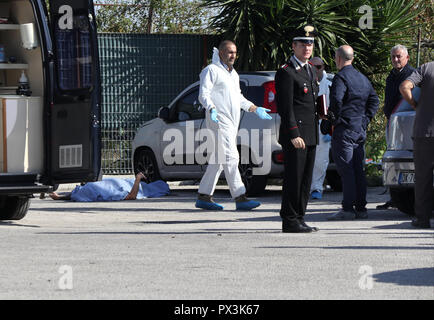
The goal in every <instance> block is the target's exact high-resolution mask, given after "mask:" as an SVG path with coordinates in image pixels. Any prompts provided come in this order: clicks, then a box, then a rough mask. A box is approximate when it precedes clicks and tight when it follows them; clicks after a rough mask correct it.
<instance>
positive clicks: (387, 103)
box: [377, 45, 414, 210]
mask: <svg viewBox="0 0 434 320" xmlns="http://www.w3.org/2000/svg"><path fill="white" fill-rule="evenodd" d="M390 58H391V61H392V66H393V69H392V70H391V71H390V73H389V76H388V77H387V79H386V91H385V99H384V109H383V111H384V115H385V116H386V118H387V125H386V140H387V130H388V127H389V119H390V116H391V114H392V112H393V110H394V109H395V107H396V106H397V105H398V103H399V102H400V101H401V100H402V95H401V93H400V92H399V86H400V85H401V83H402V82H403V81H404V80H405V79H407V78H408V77H409V76H410V75H411V74H412V72H413V71H414V68H413V67H412V66H410V64H409V63H408V60H409V58H410V56H409V55H408V51H407V48H406V47H405V46H403V45H396V46H394V47H393V48H392V50H390ZM393 206H394V205H393V202H392V200H389V201H387V202H386V203H385V204H382V205H379V206H377V209H379V210H383V209H388V208H389V207H393Z"/></svg>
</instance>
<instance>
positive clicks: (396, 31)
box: [202, 0, 423, 75]
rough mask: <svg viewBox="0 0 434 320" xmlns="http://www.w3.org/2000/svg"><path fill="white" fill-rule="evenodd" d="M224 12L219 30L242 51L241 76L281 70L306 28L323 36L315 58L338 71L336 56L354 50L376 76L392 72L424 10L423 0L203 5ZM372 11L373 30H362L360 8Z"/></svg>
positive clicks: (218, 1)
mask: <svg viewBox="0 0 434 320" xmlns="http://www.w3.org/2000/svg"><path fill="white" fill-rule="evenodd" d="M202 2H203V4H204V5H205V6H211V7H220V8H221V11H220V13H219V14H218V15H217V16H216V17H215V18H214V20H213V26H214V27H215V28H217V29H218V30H220V33H221V35H222V36H223V37H225V38H229V39H232V40H234V41H235V43H237V46H238V51H239V59H238V62H237V66H236V67H237V68H238V69H240V70H265V69H276V68H277V67H278V66H279V65H281V64H283V63H284V62H285V60H286V59H287V58H288V57H289V56H290V54H291V42H292V40H291V39H292V35H291V34H292V32H293V31H294V30H296V29H297V28H299V27H301V26H303V25H304V24H306V23H310V24H312V25H314V26H315V27H316V29H317V31H318V33H319V36H318V37H317V38H316V40H315V43H316V45H315V55H317V56H320V57H321V58H323V60H324V61H325V62H326V63H327V64H328V65H330V66H332V67H333V66H334V64H333V60H334V51H335V49H336V48H337V47H338V46H340V45H342V44H350V45H351V46H353V48H354V49H355V51H356V53H357V55H356V59H355V62H354V64H355V66H356V67H357V68H359V69H360V70H361V71H362V72H364V73H366V74H368V75H373V74H377V73H382V72H384V70H385V68H386V67H388V60H387V59H388V58H389V54H388V51H389V50H390V47H391V46H392V44H393V43H394V42H395V41H397V40H399V42H401V43H405V42H406V41H410V40H411V39H410V38H411V33H409V32H408V30H413V29H415V28H416V25H415V23H413V21H414V19H415V17H416V16H417V15H418V13H420V12H421V10H423V7H422V6H419V7H418V6H417V4H418V3H420V2H421V0H369V1H366V0H352V1H347V0H329V1H323V0H304V1H299V0H268V1H258V0H202ZM365 4H368V5H369V7H370V8H372V18H373V21H372V29H362V28H360V26H359V24H360V23H359V20H360V18H361V17H362V15H363V14H362V13H360V12H359V8H360V7H362V5H365Z"/></svg>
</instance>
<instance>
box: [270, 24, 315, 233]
mask: <svg viewBox="0 0 434 320" xmlns="http://www.w3.org/2000/svg"><path fill="white" fill-rule="evenodd" d="M314 34H315V29H314V28H313V27H312V26H305V27H304V28H303V29H301V30H298V32H297V34H296V36H295V37H294V38H293V43H292V49H293V50H294V55H293V56H292V57H291V58H290V59H289V60H288V62H287V63H286V64H285V65H283V66H282V67H281V68H280V69H279V70H278V71H277V72H276V76H275V81H276V82H275V83H276V104H277V111H278V113H279V115H280V118H281V123H280V131H279V143H280V144H281V145H282V149H283V153H284V167H285V173H284V180H283V189H282V206H281V210H280V216H281V218H282V232H287V233H295V232H312V231H317V228H312V227H309V226H308V225H307V224H306V223H305V221H304V215H305V212H306V207H307V202H308V200H309V195H310V185H311V181H312V170H313V166H314V162H315V149H316V145H317V144H318V116H317V114H316V107H315V106H316V98H317V97H318V90H319V82H318V75H317V72H316V68H313V67H312V65H311V64H310V63H309V58H310V57H311V55H312V51H313V42H314Z"/></svg>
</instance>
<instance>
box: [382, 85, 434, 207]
mask: <svg viewBox="0 0 434 320" xmlns="http://www.w3.org/2000/svg"><path fill="white" fill-rule="evenodd" d="M413 95H414V97H415V98H416V99H417V98H418V97H419V95H420V89H419V88H417V87H416V88H415V89H413ZM415 115H416V112H415V110H414V109H413V108H412V107H411V106H410V104H409V103H407V102H406V101H405V100H402V101H401V103H400V104H398V106H397V107H396V108H395V110H394V112H393V113H392V115H391V116H390V121H389V126H388V128H387V151H386V152H385V153H384V155H383V170H384V171H383V183H384V185H385V186H387V187H389V190H390V195H391V198H392V201H393V203H394V205H396V207H397V208H398V209H399V210H400V211H402V212H404V213H407V214H409V215H414V182H415V177H414V161H413V139H412V132H413V123H414V118H415ZM433 174H434V172H433ZM433 197H434V186H433ZM433 209H434V208H433Z"/></svg>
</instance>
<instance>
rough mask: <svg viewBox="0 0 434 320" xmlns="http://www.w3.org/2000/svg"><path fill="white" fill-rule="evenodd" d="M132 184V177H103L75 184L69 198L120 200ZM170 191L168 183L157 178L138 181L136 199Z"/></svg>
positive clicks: (88, 200)
mask: <svg viewBox="0 0 434 320" xmlns="http://www.w3.org/2000/svg"><path fill="white" fill-rule="evenodd" d="M133 184H134V178H130V179H120V178H105V179H103V180H101V181H96V182H89V183H86V184H85V185H83V186H77V187H75V189H74V190H72V193H71V200H72V201H77V202H97V201H120V200H123V199H125V197H126V196H127V195H128V193H129V192H130V191H131V188H132V187H133ZM169 193H170V189H169V185H168V184H167V183H166V182H164V181H162V180H157V181H154V182H151V183H148V184H147V183H145V182H141V183H140V188H139V192H138V193H137V199H138V200H140V199H145V198H155V197H162V196H166V195H168V194H169Z"/></svg>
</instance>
